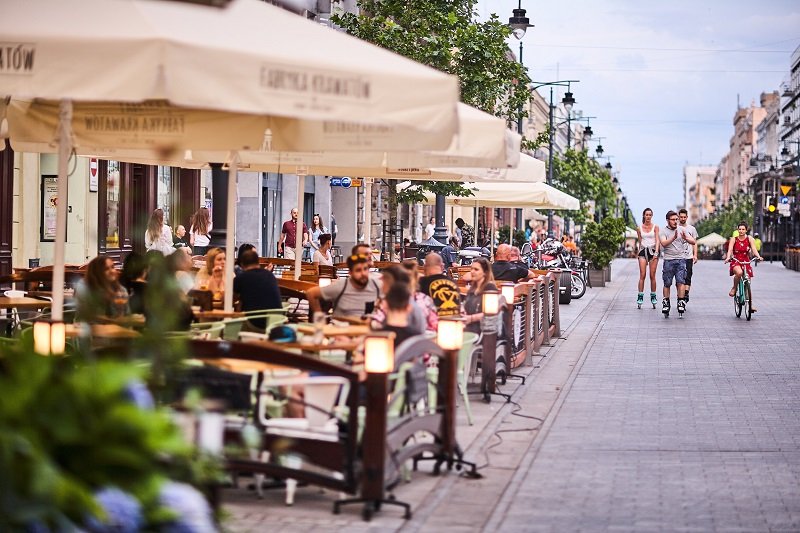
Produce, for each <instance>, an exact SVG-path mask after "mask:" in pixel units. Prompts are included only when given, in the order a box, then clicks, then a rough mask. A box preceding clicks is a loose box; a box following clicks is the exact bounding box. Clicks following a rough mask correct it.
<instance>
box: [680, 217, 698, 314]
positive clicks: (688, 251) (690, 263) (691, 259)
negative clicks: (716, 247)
mask: <svg viewBox="0 0 800 533" xmlns="http://www.w3.org/2000/svg"><path fill="white" fill-rule="evenodd" d="M688 220H689V212H688V211H687V210H686V209H681V210H680V211H678V225H679V226H680V227H681V229H683V231H685V232H686V234H687V235H691V237H692V238H693V239H694V241H695V243H694V244H689V243H688V242H687V243H686V246H685V247H684V250H683V257H684V259H686V283H684V285H685V287H684V290H683V303H686V304H688V303H689V289H690V288H691V286H692V267H694V264H695V263H697V230H696V229H695V227H694V226H692V225H691V224H689V223H688V222H687V221H688Z"/></svg>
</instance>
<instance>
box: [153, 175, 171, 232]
mask: <svg viewBox="0 0 800 533" xmlns="http://www.w3.org/2000/svg"><path fill="white" fill-rule="evenodd" d="M156 180H157V190H156V207H159V208H161V209H162V210H163V211H164V223H165V224H170V221H171V220H172V218H171V217H170V215H171V210H170V206H171V205H172V167H164V166H160V165H159V166H158V170H157V177H156ZM170 225H171V224H170Z"/></svg>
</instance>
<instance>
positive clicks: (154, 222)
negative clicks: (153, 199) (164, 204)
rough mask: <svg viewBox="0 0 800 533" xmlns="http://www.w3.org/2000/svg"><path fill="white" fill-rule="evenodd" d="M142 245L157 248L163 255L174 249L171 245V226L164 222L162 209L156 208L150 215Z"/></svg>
mask: <svg viewBox="0 0 800 533" xmlns="http://www.w3.org/2000/svg"><path fill="white" fill-rule="evenodd" d="M144 246H145V248H146V249H147V251H148V252H149V251H150V250H158V251H159V252H161V253H162V254H164V255H169V254H171V253H172V252H174V251H175V248H174V247H173V246H172V228H170V227H169V226H167V225H166V224H164V210H163V209H156V210H155V211H153V214H152V215H150V221H149V222H148V223H147V231H146V232H145V233H144Z"/></svg>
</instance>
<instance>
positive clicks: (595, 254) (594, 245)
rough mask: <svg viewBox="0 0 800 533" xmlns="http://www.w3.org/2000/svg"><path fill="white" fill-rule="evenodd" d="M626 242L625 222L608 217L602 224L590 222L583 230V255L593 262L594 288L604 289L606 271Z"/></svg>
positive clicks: (591, 277)
mask: <svg viewBox="0 0 800 533" xmlns="http://www.w3.org/2000/svg"><path fill="white" fill-rule="evenodd" d="M624 240H625V221H624V220H623V219H621V218H614V217H606V218H604V219H603V220H602V221H601V222H600V223H595V222H590V223H589V224H588V225H587V226H586V227H585V228H584V230H583V235H582V239H581V254H582V255H583V257H585V258H586V259H588V260H589V261H590V262H591V268H590V269H589V278H590V281H591V284H592V286H593V287H594V286H599V287H604V286H605V282H606V273H605V270H606V269H609V265H610V264H611V260H612V259H614V255H615V254H616V253H617V250H618V249H619V245H620V244H622V242H623V241H624Z"/></svg>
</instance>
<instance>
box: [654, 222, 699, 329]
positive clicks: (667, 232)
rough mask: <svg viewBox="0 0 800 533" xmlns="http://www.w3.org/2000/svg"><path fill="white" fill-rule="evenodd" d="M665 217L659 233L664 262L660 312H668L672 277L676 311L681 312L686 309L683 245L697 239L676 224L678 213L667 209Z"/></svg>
mask: <svg viewBox="0 0 800 533" xmlns="http://www.w3.org/2000/svg"><path fill="white" fill-rule="evenodd" d="M666 219H667V225H666V226H665V227H664V228H663V229H662V230H661V234H660V240H661V250H662V255H663V257H664V264H663V266H662V279H663V281H664V292H663V294H664V300H663V301H662V303H661V312H662V313H664V314H668V313H669V309H670V300H669V295H670V287H671V286H672V281H673V279H674V280H675V285H676V286H677V293H678V312H679V313H683V312H684V311H685V310H686V302H684V300H683V297H684V290H685V283H686V258H685V256H684V254H685V247H686V246H687V243H688V245H694V244H695V243H696V242H697V241H696V240H695V239H694V237H692V236H691V235H687V233H686V231H685V230H684V229H683V228H681V227H680V226H678V213H676V212H675V211H669V212H667V216H666Z"/></svg>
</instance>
